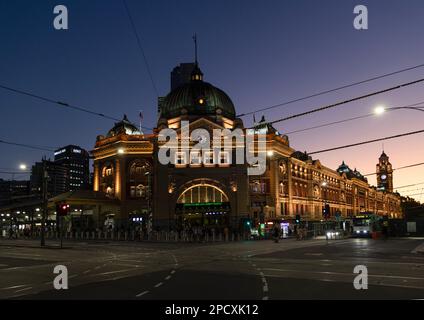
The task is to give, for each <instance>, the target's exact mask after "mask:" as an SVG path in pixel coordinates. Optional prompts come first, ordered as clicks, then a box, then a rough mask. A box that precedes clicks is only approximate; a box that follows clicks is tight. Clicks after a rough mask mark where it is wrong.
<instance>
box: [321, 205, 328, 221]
mask: <svg viewBox="0 0 424 320" xmlns="http://www.w3.org/2000/svg"><path fill="white" fill-rule="evenodd" d="M322 216H323V217H324V218H329V217H330V205H329V204H326V205H325V206H324V207H322Z"/></svg>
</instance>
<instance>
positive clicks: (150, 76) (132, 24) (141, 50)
mask: <svg viewBox="0 0 424 320" xmlns="http://www.w3.org/2000/svg"><path fill="white" fill-rule="evenodd" d="M122 2H123V3H124V7H125V11H126V13H127V15H128V19H129V20H130V24H131V28H132V30H133V32H134V35H135V37H136V39H137V45H138V48H139V49H140V52H141V55H142V57H143V60H144V64H145V65H146V69H147V73H148V74H149V78H150V81H151V83H152V86H153V89H154V90H155V93H156V96H157V97H159V91H158V88H157V87H156V84H155V81H154V79H153V75H152V72H151V70H150V66H149V62H148V61H147V57H146V52H145V51H144V48H143V45H142V44H141V38H140V36H139V34H138V32H137V28H136V26H135V23H134V19H133V18H132V16H131V12H130V9H129V8H128V5H127V1H126V0H122Z"/></svg>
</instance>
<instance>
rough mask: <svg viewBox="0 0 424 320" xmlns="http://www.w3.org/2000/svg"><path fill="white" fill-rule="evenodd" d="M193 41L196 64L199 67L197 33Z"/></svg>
mask: <svg viewBox="0 0 424 320" xmlns="http://www.w3.org/2000/svg"><path fill="white" fill-rule="evenodd" d="M193 41H194V63H195V64H196V66H197V65H198V62H197V34H196V33H195V34H194V36H193Z"/></svg>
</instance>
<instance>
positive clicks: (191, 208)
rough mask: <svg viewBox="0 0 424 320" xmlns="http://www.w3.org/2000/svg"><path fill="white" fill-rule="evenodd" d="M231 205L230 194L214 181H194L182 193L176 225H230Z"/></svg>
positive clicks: (176, 211)
mask: <svg viewBox="0 0 424 320" xmlns="http://www.w3.org/2000/svg"><path fill="white" fill-rule="evenodd" d="M230 213H231V206H230V201H229V199H228V196H227V195H226V194H225V192H224V191H223V190H222V189H221V188H220V187H218V186H216V185H214V184H212V183H194V184H191V185H189V186H186V187H185V188H184V189H183V191H182V192H181V193H180V195H179V197H178V200H177V204H176V209H175V216H176V225H177V227H179V228H182V227H187V226H188V227H190V226H205V227H210V228H219V227H225V226H228V222H229V215H230Z"/></svg>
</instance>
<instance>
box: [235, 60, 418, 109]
mask: <svg viewBox="0 0 424 320" xmlns="http://www.w3.org/2000/svg"><path fill="white" fill-rule="evenodd" d="M422 67H424V64H419V65H416V66H413V67H408V68H404V69H401V70H398V71H394V72H390V73H386V74H383V75H380V76H376V77H372V78H369V79H365V80H362V81H358V82H354V83H351V84H348V85H344V86H341V87H337V88H334V89H330V90H325V91H321V92H318V93H314V94H311V95H308V96H305V97H301V98H296V99H293V100H289V101H286V102H282V103H279V104H275V105H272V106H269V107H263V108H260V109H256V110H254V111H249V112H246V113H242V114H240V115H238V116H237V117H244V116H247V115H251V114H254V113H257V112H262V111H267V110H270V109H275V108H278V107H283V106H287V105H289V104H293V103H295V102H300V101H304V100H307V99H311V98H315V97H319V96H322V95H325V94H327V93H332V92H336V91H340V90H343V89H347V88H351V87H354V86H357V85H360V84H364V83H367V82H371V81H375V80H379V79H383V78H387V77H390V76H393V75H396V74H400V73H403V72H407V71H411V70H414V69H418V68H422Z"/></svg>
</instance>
